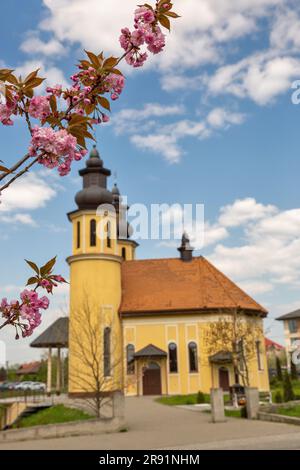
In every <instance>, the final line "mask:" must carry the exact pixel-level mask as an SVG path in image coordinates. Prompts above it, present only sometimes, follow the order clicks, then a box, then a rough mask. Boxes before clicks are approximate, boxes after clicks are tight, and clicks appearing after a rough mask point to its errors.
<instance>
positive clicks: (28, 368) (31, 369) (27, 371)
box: [16, 362, 41, 377]
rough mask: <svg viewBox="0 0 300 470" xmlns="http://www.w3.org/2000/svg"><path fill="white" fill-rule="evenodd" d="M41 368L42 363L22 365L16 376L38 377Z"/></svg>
mask: <svg viewBox="0 0 300 470" xmlns="http://www.w3.org/2000/svg"><path fill="white" fill-rule="evenodd" d="M40 368H41V363H40V362H30V363H28V364H22V365H21V366H20V367H19V369H18V370H17V371H16V374H17V375H18V376H19V377H26V376H27V375H37V374H38V372H39V370H40Z"/></svg>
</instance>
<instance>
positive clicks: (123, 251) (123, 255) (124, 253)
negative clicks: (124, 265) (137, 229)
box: [122, 248, 126, 261]
mask: <svg viewBox="0 0 300 470" xmlns="http://www.w3.org/2000/svg"><path fill="white" fill-rule="evenodd" d="M122 258H123V260H124V261H126V248H122Z"/></svg>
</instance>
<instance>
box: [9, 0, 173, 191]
mask: <svg viewBox="0 0 300 470" xmlns="http://www.w3.org/2000/svg"><path fill="white" fill-rule="evenodd" d="M172 7H173V4H172V3H171V0H157V1H156V3H155V7H154V8H153V7H152V6H151V5H149V4H145V5H143V6H139V7H138V8H137V9H136V10H135V17H134V30H133V31H132V32H131V31H130V30H129V29H128V28H123V29H122V31H121V32H122V34H121V36H120V44H121V47H122V48H123V49H124V51H125V52H124V53H123V55H122V56H121V57H119V58H114V57H109V58H107V59H105V57H104V55H103V53H101V54H98V55H96V54H94V53H92V52H88V51H86V53H87V56H88V60H87V59H84V60H81V61H80V63H79V66H78V68H79V70H80V71H79V72H77V73H76V74H75V75H73V76H72V77H71V80H72V82H73V85H72V86H71V88H68V89H65V90H63V89H62V86H60V85H57V86H55V87H54V88H47V90H46V91H47V93H48V96H35V95H34V89H35V88H36V87H38V86H39V85H40V84H41V83H42V82H43V81H44V79H43V78H40V77H39V76H38V72H39V70H36V71H34V72H31V73H30V74H29V75H28V76H27V77H26V78H25V80H23V79H22V78H19V79H18V78H17V77H15V76H14V75H13V73H12V72H13V71H11V70H0V80H2V81H4V83H5V82H6V83H7V85H6V88H7V91H6V99H7V104H6V106H3V105H0V122H2V124H4V125H12V124H13V121H12V119H11V117H12V116H13V115H17V114H20V115H21V116H25V120H26V123H27V126H28V129H29V132H30V134H31V147H30V149H29V153H28V154H27V155H26V156H25V157H24V158H23V159H21V160H20V161H19V162H17V164H15V165H13V167H12V168H11V169H9V170H7V171H4V173H2V174H1V175H0V180H2V179H5V178H7V177H9V174H10V173H11V172H13V171H16V170H18V169H19V168H21V167H22V166H23V165H24V164H25V163H26V161H27V160H28V159H29V158H30V157H38V156H39V158H38V160H37V161H35V162H34V163H36V162H38V163H40V164H42V165H44V166H46V167H48V168H54V167H57V168H58V171H59V173H60V175H61V176H64V175H66V174H68V173H69V171H70V169H71V163H72V161H73V160H80V159H81V158H82V157H83V156H85V154H86V153H87V152H86V143H85V139H93V135H92V134H91V132H90V129H91V130H93V126H94V125H95V124H100V123H102V122H107V121H108V120H109V117H108V116H107V115H106V114H105V112H104V111H110V102H109V100H108V99H107V98H106V97H105V96H104V95H105V94H106V93H111V100H113V101H114V100H116V99H117V98H119V95H120V94H121V92H122V89H123V87H124V83H125V80H124V77H123V75H122V73H121V72H120V71H119V70H118V69H117V67H118V65H119V64H120V63H121V62H122V60H124V59H125V60H126V62H127V63H128V64H129V65H131V66H133V67H141V66H142V65H143V64H144V62H145V61H146V60H147V58H148V53H147V52H143V51H142V46H145V47H146V48H147V50H148V51H149V52H151V53H153V54H158V53H160V52H161V51H162V50H163V49H164V46H165V35H164V34H163V33H162V31H161V29H160V26H159V25H161V26H162V27H164V28H166V29H168V30H170V19H175V18H178V15H177V14H176V13H174V12H173V11H172ZM60 97H62V98H63V99H64V100H65V101H66V103H67V105H68V106H67V109H66V110H65V111H60V110H59V109H58V104H60V103H58V101H57V98H60ZM30 118H35V119H38V120H39V121H40V124H41V126H40V127H38V126H35V127H32V124H31V120H30ZM45 124H49V127H46V126H45ZM41 152H42V153H43V158H41ZM34 163H33V164H34ZM31 166H32V165H27V167H26V168H25V169H24V171H23V170H22V171H20V172H19V173H18V174H17V175H16V177H14V178H11V179H10V180H9V182H8V183H7V184H6V185H4V186H3V187H2V188H1V189H2V190H3V189H6V188H7V187H9V186H10V184H11V183H13V182H14V181H15V180H16V179H17V178H19V177H20V176H22V175H23V174H24V173H25V172H26V171H28V169H29V168H31ZM1 169H2V170H6V169H5V168H4V167H2V168H1Z"/></svg>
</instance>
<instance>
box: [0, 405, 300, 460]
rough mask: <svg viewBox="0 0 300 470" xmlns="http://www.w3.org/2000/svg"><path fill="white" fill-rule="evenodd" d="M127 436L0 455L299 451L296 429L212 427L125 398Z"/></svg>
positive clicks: (53, 443) (56, 442)
mask: <svg viewBox="0 0 300 470" xmlns="http://www.w3.org/2000/svg"><path fill="white" fill-rule="evenodd" d="M126 415H127V426H128V432H123V433H117V434H106V435H97V436H81V437H68V438H62V439H47V440H46V441H43V440H40V441H26V442H15V443H10V444H3V445H0V451H1V450H3V449H51V450H56V449H71V450H72V449H74V450H75V449H76V450H77V449H86V450H89V449H95V450H113V449H164V448H171V449H199V450H200V449H243V448H249V449H280V448H284V449H300V428H299V427H298V426H292V425H286V424H277V423H269V422H262V421H247V420H240V419H234V418H230V419H228V421H227V422H226V423H222V424H212V423H211V422H210V415H209V414H207V413H202V412H200V411H195V410H194V411H192V410H189V409H184V408H177V407H169V406H165V405H160V404H158V403H156V402H154V401H153V399H152V398H150V397H149V398H148V397H141V398H127V399H126Z"/></svg>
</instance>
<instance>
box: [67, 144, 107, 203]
mask: <svg viewBox="0 0 300 470" xmlns="http://www.w3.org/2000/svg"><path fill="white" fill-rule="evenodd" d="M79 175H80V176H82V178H83V189H82V190H81V191H79V192H78V193H77V194H76V197H75V201H76V204H77V206H78V208H79V209H80V210H82V209H97V207H98V206H99V205H101V204H112V203H113V199H114V198H113V194H112V192H110V191H109V190H108V189H107V178H108V177H109V176H110V175H111V171H110V170H108V169H107V168H104V167H103V161H102V160H101V158H100V155H99V152H98V150H97V148H96V146H94V147H93V149H92V151H91V153H90V156H89V158H88V160H87V161H86V168H84V169H82V170H80V171H79Z"/></svg>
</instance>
